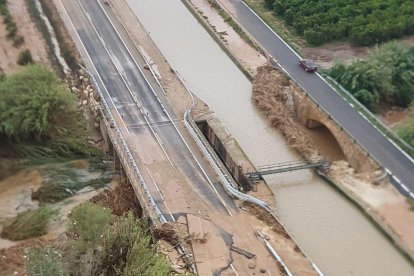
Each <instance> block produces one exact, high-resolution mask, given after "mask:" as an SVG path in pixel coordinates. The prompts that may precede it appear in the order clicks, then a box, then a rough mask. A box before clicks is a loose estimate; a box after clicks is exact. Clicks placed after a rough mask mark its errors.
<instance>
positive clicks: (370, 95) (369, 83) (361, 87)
mask: <svg viewBox="0 0 414 276" xmlns="http://www.w3.org/2000/svg"><path fill="white" fill-rule="evenodd" d="M329 75H330V76H331V77H333V78H334V79H336V80H337V81H338V82H339V83H340V84H341V85H342V86H344V87H345V88H346V89H347V90H348V91H349V92H351V93H352V94H353V95H354V96H355V97H356V98H357V99H358V100H359V101H360V102H361V103H362V104H364V105H365V106H366V107H367V108H369V109H371V110H374V111H375V110H376V109H377V108H378V105H379V103H381V104H386V105H398V106H401V107H407V106H408V105H409V104H410V103H411V101H412V100H413V98H414V92H413V91H414V47H411V48H409V47H407V46H405V45H404V44H401V43H397V42H388V43H385V44H383V45H381V46H380V47H377V48H375V49H374V50H372V51H370V52H369V53H368V56H367V57H366V59H364V60H356V61H354V62H353V63H351V64H349V65H345V64H343V63H340V62H339V63H336V64H335V65H334V66H333V67H332V68H331V69H330V70H329Z"/></svg>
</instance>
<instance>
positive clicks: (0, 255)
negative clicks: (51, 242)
mask: <svg viewBox="0 0 414 276" xmlns="http://www.w3.org/2000/svg"><path fill="white" fill-rule="evenodd" d="M47 243H48V241H47V240H46V239H43V238H39V239H31V240H27V241H24V242H22V243H20V244H18V245H15V246H12V247H9V248H3V249H0V260H1V261H0V276H8V275H17V276H23V275H26V273H25V270H24V263H25V254H26V253H25V250H26V248H28V247H34V246H42V245H45V244H47Z"/></svg>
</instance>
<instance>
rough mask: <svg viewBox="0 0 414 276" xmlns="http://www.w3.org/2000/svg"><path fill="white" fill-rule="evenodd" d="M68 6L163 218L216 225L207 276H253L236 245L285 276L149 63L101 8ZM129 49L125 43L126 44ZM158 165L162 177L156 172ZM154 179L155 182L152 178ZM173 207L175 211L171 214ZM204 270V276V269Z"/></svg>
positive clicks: (73, 2) (81, 1)
mask: <svg viewBox="0 0 414 276" xmlns="http://www.w3.org/2000/svg"><path fill="white" fill-rule="evenodd" d="M62 4H63V7H64V9H65V11H66V12H67V13H68V16H69V18H70V23H71V24H73V28H74V29H75V32H73V33H72V34H73V35H76V36H77V39H76V41H80V42H81V43H82V47H81V48H82V49H80V52H81V53H82V56H83V57H84V59H85V62H86V63H87V66H88V67H89V69H90V71H91V72H92V73H93V74H94V76H95V78H96V80H97V83H98V86H99V87H100V90H101V91H102V93H103V95H104V97H105V100H106V102H107V103H108V104H109V108H110V109H111V112H112V114H113V116H114V119H115V120H116V122H117V125H118V126H119V128H120V131H121V133H122V135H123V137H124V139H125V141H126V143H127V144H128V147H129V149H130V151H131V152H132V155H133V157H134V159H135V161H136V163H137V164H139V165H140V170H141V172H142V173H143V175H144V178H145V181H146V184H147V186H148V189H149V190H150V193H151V195H152V197H153V198H154V200H155V201H156V203H157V205H158V207H159V209H160V210H161V212H162V213H164V215H165V217H166V218H167V219H168V220H170V219H174V218H175V219H177V218H178V217H179V216H181V215H182V214H186V213H190V214H194V215H195V218H197V216H198V215H199V216H200V218H197V219H195V220H194V222H193V223H192V224H194V225H195V226H196V229H200V231H203V230H204V228H202V226H201V225H202V222H201V221H202V219H201V217H206V216H207V217H208V218H210V219H211V221H214V223H212V226H210V228H208V229H210V230H209V232H208V233H209V234H211V237H209V240H212V242H209V243H207V244H204V245H202V246H204V247H205V251H203V252H202V254H199V255H196V256H195V259H196V260H201V261H200V263H201V264H202V265H201V266H202V268H203V269H206V270H209V271H210V270H211V271H210V273H208V274H214V272H215V271H221V270H223V269H226V268H224V267H225V266H226V264H232V266H230V268H228V270H232V271H234V273H236V274H237V275H246V273H245V272H246V271H249V272H252V271H253V270H252V269H249V268H248V262H246V261H245V259H244V258H240V257H238V255H237V257H235V258H233V257H231V258H226V257H225V256H227V255H228V256H232V255H231V254H232V253H231V251H230V249H229V248H228V247H229V246H230V245H231V244H232V243H234V245H236V246H238V247H240V248H243V249H245V250H247V251H249V252H254V254H256V256H257V259H256V261H257V268H256V269H255V270H256V271H255V272H256V273H259V269H260V268H262V267H265V268H266V269H268V270H269V271H274V272H277V273H279V271H280V270H279V267H278V265H277V263H276V262H275V260H274V258H273V257H272V256H271V255H269V253H268V250H267V249H266V247H265V246H264V244H263V242H262V241H261V240H259V239H257V238H256V236H255V231H254V230H255V229H254V228H253V227H252V226H251V225H250V224H249V223H248V221H247V220H246V218H245V215H243V214H242V213H241V212H240V211H239V209H238V207H237V206H236V205H235V203H234V202H233V200H232V198H231V197H230V196H229V195H228V194H227V193H225V191H224V189H223V187H222V185H220V184H217V183H211V180H210V179H216V178H217V176H214V175H213V176H212V175H211V174H210V173H209V172H208V171H207V172H206V173H205V172H204V170H203V168H206V167H207V165H208V164H206V161H203V159H202V158H198V159H199V160H198V161H197V160H196V157H195V156H194V155H193V152H192V150H191V149H189V148H188V147H187V145H186V143H185V141H184V140H183V138H182V137H181V134H180V133H179V131H178V129H176V128H175V126H174V125H173V124H172V121H171V120H173V121H179V119H178V118H176V117H172V118H171V117H170V115H169V114H173V113H172V112H171V113H169V112H168V110H169V108H170V107H169V106H167V105H166V104H164V100H163V99H162V98H161V100H159V98H158V95H161V94H162V91H161V87H159V86H158V87H156V86H155V80H154V78H152V76H151V78H148V79H147V78H146V76H148V77H149V75H150V74H149V73H148V72H147V71H141V66H143V64H145V62H144V61H143V60H142V57H139V56H134V57H135V58H136V59H137V61H138V62H137V63H136V62H135V60H134V57H133V56H132V55H131V54H130V53H129V50H128V48H127V47H126V46H125V45H124V44H123V43H122V40H121V37H120V36H119V35H118V33H117V31H116V29H115V28H114V27H113V25H111V22H110V20H109V19H108V17H107V16H106V14H105V13H104V10H103V9H102V8H101V6H100V5H99V2H98V1H91V0H66V1H62ZM130 42H131V41H126V43H127V45H129V44H128V43H130ZM78 46H79V45H78ZM131 49H132V48H131ZM152 84H153V85H154V86H152ZM152 89H155V92H156V93H154V91H153V90H152ZM194 154H197V156H201V152H199V151H194ZM167 160H168V161H167ZM198 162H200V163H201V166H200V165H199V163H198ZM154 163H156V164H155V165H156V166H157V170H156V169H155V168H154V167H153V164H154ZM159 168H161V169H159ZM146 170H148V173H146ZM151 170H154V171H156V173H157V174H158V176H159V178H160V179H161V180H160V181H159V187H157V185H155V181H154V179H152V181H151V178H152V176H151V172H150V171H151ZM148 174H149V176H150V177H147V176H148ZM154 176H155V175H154ZM171 176H172V177H173V179H171V178H170V177H171ZM183 182H185V183H183ZM169 207H171V209H173V210H172V213H171V212H170V208H169ZM198 219H199V220H198ZM206 221H207V222H208V220H206ZM188 223H189V224H190V222H188ZM203 225H204V224H203ZM229 237H231V238H230V241H229V242H230V244H226V245H225V246H221V247H220V248H221V249H220V248H217V246H215V245H217V243H221V242H223V243H224V242H228V239H229ZM220 239H222V240H223V241H221V240H220ZM223 258H226V259H223ZM217 259H219V260H222V259H223V261H224V262H225V264H222V261H216V260H217ZM295 261H297V260H296V259H295ZM300 261H302V262H303V263H304V267H305V266H308V267H307V269H311V266H310V264H309V263H308V262H307V260H305V259H300ZM203 263H204V264H203ZM223 265H224V266H223ZM197 269H200V266H199V265H198V264H197ZM303 269H305V268H303ZM205 275H207V273H206V274H205ZM268 275H270V274H269V273H268Z"/></svg>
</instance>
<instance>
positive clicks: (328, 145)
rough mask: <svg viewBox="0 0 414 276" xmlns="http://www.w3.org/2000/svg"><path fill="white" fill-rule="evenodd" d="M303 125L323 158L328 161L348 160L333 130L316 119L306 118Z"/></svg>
mask: <svg viewBox="0 0 414 276" xmlns="http://www.w3.org/2000/svg"><path fill="white" fill-rule="evenodd" d="M305 125H306V128H307V129H309V130H310V131H309V134H310V136H311V138H312V139H313V142H314V145H315V146H316V147H317V148H318V150H319V152H320V153H321V154H322V155H323V156H325V157H327V158H329V160H330V161H338V160H348V159H347V157H346V155H345V152H344V151H345V149H344V148H343V147H342V145H341V143H340V141H339V139H340V137H337V136H335V130H331V129H330V128H329V127H328V126H326V125H325V124H323V123H322V122H320V121H318V120H316V119H310V118H308V119H307V120H306V123H305Z"/></svg>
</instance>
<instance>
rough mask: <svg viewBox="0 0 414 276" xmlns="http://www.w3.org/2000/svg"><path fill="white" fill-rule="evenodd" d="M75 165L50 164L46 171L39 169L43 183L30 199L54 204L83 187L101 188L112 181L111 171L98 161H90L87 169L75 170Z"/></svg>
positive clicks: (70, 163)
mask: <svg viewBox="0 0 414 276" xmlns="http://www.w3.org/2000/svg"><path fill="white" fill-rule="evenodd" d="M75 163H76V161H72V162H66V163H59V164H54V165H52V164H50V165H49V166H47V168H46V169H40V172H41V174H42V176H43V178H44V181H43V183H42V186H41V187H40V188H39V189H37V190H36V191H35V192H33V193H32V199H35V200H38V201H39V202H40V203H55V202H59V201H61V200H63V199H65V198H68V197H71V196H72V195H74V194H75V193H76V192H77V191H79V190H81V189H83V188H85V187H92V188H95V189H99V188H102V187H104V186H105V185H107V184H108V183H109V182H110V181H111V179H112V174H111V171H108V168H107V166H106V165H105V164H104V162H103V161H102V160H100V159H90V160H89V167H88V168H77V167H76V164H75Z"/></svg>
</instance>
